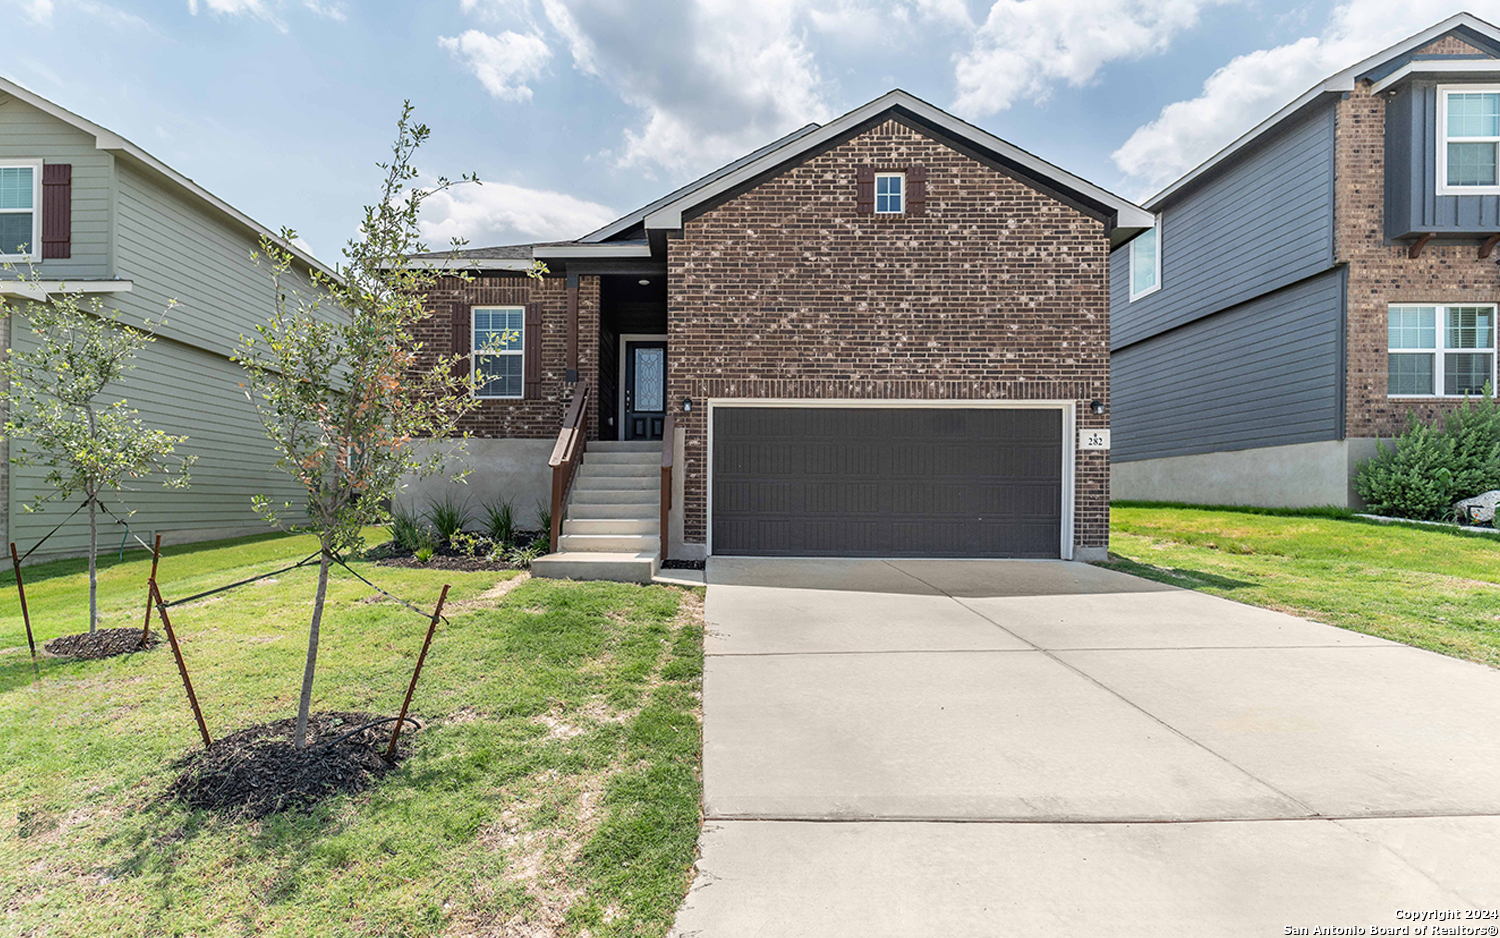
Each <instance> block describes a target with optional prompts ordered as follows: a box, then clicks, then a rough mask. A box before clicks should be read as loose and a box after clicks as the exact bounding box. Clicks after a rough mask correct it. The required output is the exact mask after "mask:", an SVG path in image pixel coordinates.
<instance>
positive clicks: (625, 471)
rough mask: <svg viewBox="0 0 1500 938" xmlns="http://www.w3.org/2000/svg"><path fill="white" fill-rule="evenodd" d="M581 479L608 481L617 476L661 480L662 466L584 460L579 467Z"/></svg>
mask: <svg viewBox="0 0 1500 938" xmlns="http://www.w3.org/2000/svg"><path fill="white" fill-rule="evenodd" d="M578 473H579V477H580V478H584V479H606V478H611V477H615V476H629V477H632V478H634V477H637V476H639V477H642V478H652V477H655V478H657V479H660V478H661V466H660V465H657V464H654V463H633V462H589V461H588V460H584V463H583V465H582V466H579V467H578Z"/></svg>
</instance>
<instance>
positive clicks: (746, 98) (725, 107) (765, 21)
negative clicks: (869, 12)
mask: <svg viewBox="0 0 1500 938" xmlns="http://www.w3.org/2000/svg"><path fill="white" fill-rule="evenodd" d="M542 7H543V11H544V13H545V15H546V17H547V20H548V22H549V23H551V25H552V28H553V29H555V30H556V31H557V32H558V34H559V35H561V36H562V37H563V39H564V40H565V41H566V43H567V45H568V49H569V51H570V52H571V53H572V56H573V63H574V66H575V67H576V68H577V69H578V70H579V71H581V72H583V73H584V74H587V75H592V76H595V77H597V78H599V80H601V81H603V82H605V83H606V84H608V85H609V86H610V87H611V89H612V90H613V91H614V92H615V93H616V94H618V95H619V96H620V98H621V99H622V100H624V101H625V102H626V103H627V104H630V105H632V106H634V107H636V108H638V109H639V110H640V112H641V121H640V123H639V124H638V125H637V126H636V127H635V128H633V129H627V130H626V131H625V132H624V135H623V140H622V145H621V147H620V149H619V150H618V152H616V153H614V154H612V156H613V158H614V160H615V162H616V163H617V164H619V165H621V166H633V167H641V168H659V169H664V170H666V171H667V172H668V173H670V174H672V175H674V176H681V175H685V174H688V173H692V172H696V171H701V170H703V169H705V168H707V167H709V166H711V165H714V164H716V163H722V162H725V161H727V160H731V159H734V158H736V157H738V156H741V155H743V154H744V153H745V152H746V151H747V150H750V149H753V148H755V147H757V146H760V145H762V144H764V143H766V142H767V141H768V140H771V139H774V138H775V137H778V136H780V135H782V134H785V133H787V132H789V131H791V130H794V129H795V128H797V127H799V126H801V125H802V124H805V123H807V122H808V121H820V120H825V119H827V117H828V116H829V114H830V109H829V107H828V105H827V103H826V101H825V99H824V92H825V90H826V85H825V83H824V81H823V77H822V75H821V74H820V73H819V71H818V68H817V65H816V63H815V62H814V61H813V55H812V52H811V51H810V50H809V49H808V47H807V45H806V43H805V42H804V39H803V31H804V26H805V23H804V20H803V17H804V14H805V12H806V9H807V3H806V0H756V2H753V3H747V2H744V0H663V2H661V3H659V4H657V5H655V6H654V7H653V9H652V15H642V14H641V12H640V11H639V10H636V9H631V8H628V7H627V6H626V5H624V4H621V3H619V2H617V0H543V4H542ZM665 23H670V24H671V28H669V29H664V28H663V26H662V24H665Z"/></svg>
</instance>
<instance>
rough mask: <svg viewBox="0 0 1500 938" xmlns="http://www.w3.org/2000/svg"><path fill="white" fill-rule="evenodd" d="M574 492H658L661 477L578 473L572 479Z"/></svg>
mask: <svg viewBox="0 0 1500 938" xmlns="http://www.w3.org/2000/svg"><path fill="white" fill-rule="evenodd" d="M573 491H574V492H601V491H609V492H660V491H661V477H660V476H659V475H656V476H591V475H588V474H587V473H579V474H578V476H577V477H576V478H574V479H573Z"/></svg>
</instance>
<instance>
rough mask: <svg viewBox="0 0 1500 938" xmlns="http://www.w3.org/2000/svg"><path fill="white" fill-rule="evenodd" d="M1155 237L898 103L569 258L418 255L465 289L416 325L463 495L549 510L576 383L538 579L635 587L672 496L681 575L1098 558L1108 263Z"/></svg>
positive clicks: (1136, 217) (428, 494)
mask: <svg viewBox="0 0 1500 938" xmlns="http://www.w3.org/2000/svg"><path fill="white" fill-rule="evenodd" d="M1149 224H1150V216H1149V215H1147V214H1146V213H1145V212H1143V211H1142V210H1141V209H1140V208H1138V207H1137V206H1135V205H1132V204H1131V203H1129V202H1127V201H1126V200H1124V199H1121V198H1119V197H1117V196H1114V195H1112V194H1110V193H1108V192H1105V191H1103V190H1101V189H1099V188H1098V187H1097V186H1094V185H1092V184H1090V183H1088V182H1085V181H1084V180H1082V179H1079V178H1077V177H1076V176H1073V175H1072V174H1070V173H1067V172H1065V171H1063V170H1061V169H1059V168H1057V167H1055V166H1053V165H1051V164H1048V163H1046V162H1044V161H1042V160H1040V159H1038V158H1037V157H1035V156H1033V155H1031V154H1029V153H1026V152H1025V151H1023V150H1020V149H1019V148H1017V147H1015V146H1013V145H1011V144H1009V143H1006V142H1004V141H1002V140H1000V139H998V138H996V137H994V136H992V135H991V134H988V133H986V132H984V131H982V130H980V129H979V128H977V127H974V126H972V125H969V124H966V123H964V122H962V121H960V120H958V119H956V118H954V117H952V116H951V115H949V114H946V113H944V112H943V111H941V110H939V109H937V108H935V107H933V106H931V105H929V104H927V103H925V102H923V101H920V100H918V99H916V98H914V97H912V96H910V95H908V94H906V93H904V92H900V91H894V92H891V93H890V94H887V95H885V96H883V97H881V98H879V99H877V100H875V101H873V102H871V103H869V104H867V105H865V106H863V107H861V108H859V109H857V110H855V111H852V112H850V113H849V114H846V115H844V116H843V117H841V118H838V119H837V120H834V121H831V122H829V123H828V124H826V125H823V126H817V125H812V126H808V127H805V128H803V129H801V130H799V131H797V132H796V133H794V134H791V135H789V136H788V137H786V138H783V139H781V140H778V141H775V142H774V143H772V144H770V145H768V146H766V147H764V148H762V149H761V150H758V151H756V152H754V153H751V154H749V155H748V156H746V157H744V158H743V159H741V160H739V161H736V162H735V163H732V164H730V165H729V166H726V167H724V168H722V169H720V170H718V171H716V172H714V173H711V174H710V175H708V176H706V177H704V178H703V179H700V180H698V181H696V182H694V183H692V184H691V185H689V186H686V187H684V188H682V189H679V190H677V191H675V192H673V193H670V194H669V195H667V196H665V197H664V198H662V199H660V200H658V201H656V202H654V203H652V204H651V205H648V206H645V207H644V208H642V209H640V210H638V211H636V212H633V213H631V214H629V215H627V216H625V217H623V218H621V219H619V220H618V221H615V222H613V223H611V224H610V225H608V226H606V227H604V228H602V229H600V230H599V231H596V232H594V233H592V234H590V235H587V236H585V237H583V238H580V239H578V240H577V241H571V242H565V243H554V244H537V245H523V246H518V247H508V248H481V249H477V250H473V251H467V252H464V253H463V254H462V255H461V256H459V257H457V258H445V257H442V256H437V255H434V256H429V257H427V258H423V259H421V260H420V262H423V263H430V264H432V265H435V266H439V267H446V266H448V265H460V266H462V267H464V268H466V269H467V270H468V272H469V273H470V274H471V276H472V277H473V280H472V282H469V283H462V282H460V281H458V280H457V279H448V280H445V281H444V283H443V284H442V285H441V287H440V288H439V289H438V290H437V291H435V292H434V293H433V294H432V296H431V300H432V307H433V315H432V317H431V318H429V319H428V320H427V322H426V323H425V324H424V328H423V330H422V335H421V338H422V340H423V341H424V343H425V344H426V346H427V347H428V348H429V350H431V351H433V352H438V351H441V352H449V351H453V350H456V351H458V352H460V353H462V354H466V355H471V356H472V358H471V361H472V372H471V373H472V377H473V382H472V384H473V388H474V393H475V394H476V395H477V396H479V397H481V398H482V399H483V402H482V405H481V407H480V408H479V409H478V410H477V411H476V412H475V414H474V415H473V416H472V417H471V418H470V420H469V424H468V429H469V430H470V431H471V432H472V433H473V434H474V435H475V437H476V439H474V440H471V442H470V446H469V455H468V459H469V461H470V462H469V465H470V467H471V468H472V469H473V470H474V472H473V475H472V476H471V477H470V479H469V487H468V488H467V489H465V490H463V494H465V495H467V496H468V497H470V498H478V499H483V498H486V497H494V496H499V497H506V498H511V499H512V500H514V501H516V502H518V503H519V504H521V505H522V506H523V507H524V506H528V505H530V504H532V503H535V502H546V501H547V499H548V497H549V485H550V479H551V478H552V469H551V468H549V456H552V455H555V454H554V449H556V451H557V453H561V452H562V450H563V449H564V446H561V445H558V439H559V428H560V425H561V424H562V423H563V422H564V421H565V420H566V419H567V417H566V414H565V411H566V408H567V405H568V404H569V402H571V401H574V400H578V399H579V394H580V392H581V391H582V392H583V393H585V394H586V395H587V406H586V407H584V408H582V410H581V413H580V415H579V419H580V421H581V426H582V427H583V430H582V434H583V435H584V436H586V438H587V441H588V442H587V448H586V450H585V452H584V453H583V456H582V461H581V467H580V468H579V469H578V470H577V471H578V475H577V477H576V481H573V482H572V483H571V487H570V489H569V491H568V497H567V499H566V502H560V503H559V509H558V510H559V512H560V514H562V515H563V516H565V517H562V518H560V519H559V526H558V527H559V539H558V540H559V543H558V547H559V549H560V552H559V554H558V555H557V556H555V557H553V558H550V559H548V560H547V561H545V562H543V563H542V564H540V565H539V568H538V569H539V570H540V571H541V572H544V573H545V572H549V571H550V572H554V573H563V574H566V573H579V572H583V568H582V567H580V566H577V565H572V566H570V564H573V562H574V561H575V560H578V558H577V557H576V556H575V555H579V554H589V553H593V554H601V553H609V554H614V555H616V556H615V557H614V559H615V560H616V561H618V562H620V563H621V564H625V563H626V562H627V561H630V560H631V559H632V558H634V560H635V563H636V566H635V567H634V568H633V569H634V571H635V572H634V573H630V572H627V573H624V574H621V575H623V576H642V575H647V576H648V575H649V572H650V570H651V569H652V568H653V565H654V562H655V561H654V559H653V558H654V556H655V554H656V552H657V550H658V548H659V547H660V546H661V544H662V540H661V538H662V536H663V530H662V529H663V525H662V523H661V518H660V517H659V509H660V508H661V507H662V506H665V505H667V504H670V512H669V518H668V520H667V523H666V525H665V527H666V528H667V529H668V531H669V532H670V533H669V534H668V541H667V543H668V545H669V547H670V552H671V555H672V556H675V557H682V558H692V557H704V556H707V555H709V554H714V555H736V554H737V555H780V556H887V557H896V556H907V557H909V556H947V557H994V556H999V557H1064V558H1070V557H1077V558H1094V557H1102V556H1103V554H1104V551H1105V548H1106V545H1107V543H1108V537H1109V534H1108V521H1109V485H1108V472H1109V453H1108V451H1107V449H1106V448H1104V447H1106V446H1107V432H1098V431H1107V429H1108V426H1109V416H1108V402H1109V361H1108V341H1109V316H1108V306H1109V298H1108V297H1109V294H1108V289H1109V285H1108V259H1109V251H1110V248H1111V246H1112V245H1117V244H1121V243H1124V241H1125V240H1126V239H1128V238H1129V237H1131V236H1133V235H1135V234H1136V233H1137V232H1139V231H1141V230H1143V229H1144V228H1146V227H1147V226H1149ZM533 260H543V261H545V262H546V263H547V265H548V267H549V269H550V270H551V272H552V275H551V276H549V277H547V278H545V279H544V280H543V281H542V282H540V283H535V282H532V281H529V280H528V279H526V277H525V276H524V275H523V274H522V273H521V271H523V270H524V269H525V268H526V267H528V266H529V265H530V264H531V263H532V262H533ZM497 336H499V337H503V339H502V340H501V341H496V337H497ZM584 389H587V390H584ZM669 427H671V429H672V433H671V434H670V435H667V432H666V431H667V430H668V428H669ZM1081 431H1095V432H1092V433H1089V434H1085V435H1084V438H1083V439H1081V438H1080V432H1081ZM664 436H666V439H665V440H663V437H664ZM564 443H566V440H564ZM553 461H554V462H555V461H556V460H553ZM663 462H666V463H670V464H671V467H672V475H671V479H672V487H673V488H674V489H675V491H672V490H669V491H667V492H661V491H660V489H661V487H662V486H663V484H664V483H663V481H662V480H663V479H664V478H666V476H665V475H664V474H663V473H662V471H661V469H662V464H663ZM570 466H571V463H570ZM443 484H444V483H442V482H440V481H430V482H428V483H427V484H425V485H419V486H413V487H412V488H411V489H410V491H409V492H408V493H406V494H405V495H404V496H403V497H404V498H410V499H412V500H414V501H416V502H418V503H420V502H421V501H422V500H425V499H428V498H432V497H435V496H441V494H442V486H443ZM587 559H589V558H583V560H587ZM596 559H597V558H596ZM580 562H582V561H580Z"/></svg>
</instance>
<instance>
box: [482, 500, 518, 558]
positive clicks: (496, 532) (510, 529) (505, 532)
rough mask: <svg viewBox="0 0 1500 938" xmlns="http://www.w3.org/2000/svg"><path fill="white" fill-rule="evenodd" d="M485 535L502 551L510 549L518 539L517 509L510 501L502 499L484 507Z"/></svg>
mask: <svg viewBox="0 0 1500 938" xmlns="http://www.w3.org/2000/svg"><path fill="white" fill-rule="evenodd" d="M484 515H485V533H486V534H488V535H489V536H490V540H492V541H494V542H495V545H496V546H497V547H499V548H501V549H504V548H506V547H509V546H510V545H511V544H512V543H514V541H515V539H516V508H515V506H514V505H512V504H511V503H510V500H509V499H505V498H501V499H497V500H495V501H493V502H488V503H486V504H485V506H484Z"/></svg>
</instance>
